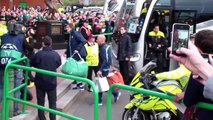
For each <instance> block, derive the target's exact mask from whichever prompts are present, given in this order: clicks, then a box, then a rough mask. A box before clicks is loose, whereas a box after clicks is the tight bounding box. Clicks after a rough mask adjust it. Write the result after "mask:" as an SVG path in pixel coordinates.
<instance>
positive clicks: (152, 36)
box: [147, 25, 166, 72]
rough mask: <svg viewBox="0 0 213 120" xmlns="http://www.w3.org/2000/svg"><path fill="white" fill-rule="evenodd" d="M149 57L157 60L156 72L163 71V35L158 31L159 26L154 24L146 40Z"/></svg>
mask: <svg viewBox="0 0 213 120" xmlns="http://www.w3.org/2000/svg"><path fill="white" fill-rule="evenodd" d="M147 43H148V49H149V50H150V57H151V59H152V60H154V59H156V60H157V68H156V72H162V71H163V67H164V66H163V65H164V63H163V62H164V60H163V59H164V53H165V43H166V42H165V35H164V33H163V32H161V31H160V26H159V25H155V26H154V28H153V31H151V32H149V38H148V40H147Z"/></svg>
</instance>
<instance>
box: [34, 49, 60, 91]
mask: <svg viewBox="0 0 213 120" xmlns="http://www.w3.org/2000/svg"><path fill="white" fill-rule="evenodd" d="M31 65H32V66H33V67H36V68H39V69H44V70H49V71H53V72H56V69H57V68H58V67H59V66H60V65H61V58H60V55H59V54H58V53H57V52H55V51H53V50H52V48H51V47H44V48H43V50H41V51H39V52H37V53H36V54H35V56H34V58H33V59H32V60H31ZM35 85H36V87H38V88H40V89H43V90H52V89H55V88H56V86H57V81H56V77H55V76H49V75H45V74H41V73H36V75H35Z"/></svg>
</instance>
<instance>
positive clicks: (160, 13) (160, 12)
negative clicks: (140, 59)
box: [144, 6, 172, 72]
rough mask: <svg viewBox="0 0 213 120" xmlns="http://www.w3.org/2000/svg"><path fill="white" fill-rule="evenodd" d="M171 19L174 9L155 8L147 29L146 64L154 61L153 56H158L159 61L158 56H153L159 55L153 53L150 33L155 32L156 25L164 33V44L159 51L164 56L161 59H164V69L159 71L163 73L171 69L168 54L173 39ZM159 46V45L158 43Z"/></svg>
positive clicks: (162, 65)
mask: <svg viewBox="0 0 213 120" xmlns="http://www.w3.org/2000/svg"><path fill="white" fill-rule="evenodd" d="M171 18H172V7H171V6H168V7H155V8H154V9H153V12H152V15H151V17H150V20H149V25H148V27H147V31H146V37H145V38H146V41H145V46H146V52H145V55H144V57H145V59H144V62H145V64H146V63H147V62H149V61H150V60H152V59H153V56H156V58H157V59H158V56H157V55H153V54H157V53H153V51H155V50H154V49H155V48H153V46H152V45H150V41H151V37H150V35H149V33H150V32H152V31H153V30H154V26H155V25H159V29H160V31H161V32H163V34H164V37H165V38H164V40H163V42H161V43H160V44H159V45H160V46H161V48H160V49H159V51H162V52H159V54H162V56H161V58H160V59H163V60H162V61H163V62H162V64H161V66H160V67H162V69H161V70H159V71H158V72H162V71H167V70H168V68H169V58H168V52H167V48H168V47H169V46H170V45H169V41H170V38H171V35H170V31H171V27H170V25H171V23H172V21H171ZM156 44H157V43H156Z"/></svg>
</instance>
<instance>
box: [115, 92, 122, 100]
mask: <svg viewBox="0 0 213 120" xmlns="http://www.w3.org/2000/svg"><path fill="white" fill-rule="evenodd" d="M120 96H121V92H118V96H117V97H115V100H114V101H115V102H117V101H118V100H119V98H120Z"/></svg>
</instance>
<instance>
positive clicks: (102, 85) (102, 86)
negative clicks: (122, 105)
mask: <svg viewBox="0 0 213 120" xmlns="http://www.w3.org/2000/svg"><path fill="white" fill-rule="evenodd" d="M95 85H96V87H97V89H98V91H99V92H105V91H108V90H109V83H108V81H107V78H106V77H97V79H95Z"/></svg>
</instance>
